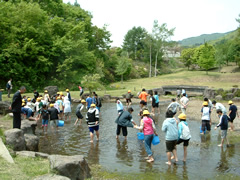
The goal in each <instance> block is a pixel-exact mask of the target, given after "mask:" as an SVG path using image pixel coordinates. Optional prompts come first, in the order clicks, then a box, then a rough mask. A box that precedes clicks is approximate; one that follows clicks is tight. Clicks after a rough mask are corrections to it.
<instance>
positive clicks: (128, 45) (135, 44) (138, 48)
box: [123, 26, 147, 60]
mask: <svg viewBox="0 0 240 180" xmlns="http://www.w3.org/2000/svg"><path fill="white" fill-rule="evenodd" d="M146 33H147V31H146V30H145V29H144V28H142V27H140V26H139V27H135V26H134V27H133V28H132V29H131V30H129V31H128V32H127V34H126V35H125V37H124V40H123V50H124V51H127V52H128V53H129V56H130V58H132V59H134V60H137V59H141V58H142V54H143V51H144V39H145V35H146Z"/></svg>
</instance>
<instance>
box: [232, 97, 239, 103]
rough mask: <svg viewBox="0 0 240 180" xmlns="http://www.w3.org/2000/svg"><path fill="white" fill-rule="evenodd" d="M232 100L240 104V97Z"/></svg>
mask: <svg viewBox="0 0 240 180" xmlns="http://www.w3.org/2000/svg"><path fill="white" fill-rule="evenodd" d="M232 100H233V102H240V97H235V98H233V99H232Z"/></svg>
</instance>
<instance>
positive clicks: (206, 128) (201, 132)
mask: <svg viewBox="0 0 240 180" xmlns="http://www.w3.org/2000/svg"><path fill="white" fill-rule="evenodd" d="M206 129H207V127H205V129H204V134H205V133H206ZM200 133H203V131H202V126H200Z"/></svg>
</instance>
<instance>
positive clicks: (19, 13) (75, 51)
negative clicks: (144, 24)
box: [0, 0, 111, 90]
mask: <svg viewBox="0 0 240 180" xmlns="http://www.w3.org/2000/svg"><path fill="white" fill-rule="evenodd" d="M91 18H92V16H91V15H90V14H89V13H88V12H86V11H85V10H83V9H81V8H80V6H79V5H78V4H77V3H75V4H74V5H71V4H65V3H63V2H62V1H60V0H54V1H27V2H25V1H14V3H12V2H5V1H1V2H0V19H1V21H0V29H1V34H0V38H1V41H0V63H1V65H2V66H1V72H0V79H1V81H0V82H1V84H0V85H1V86H3V87H4V86H5V84H6V81H7V80H8V79H9V78H10V77H11V78H12V79H13V85H14V87H15V88H19V86H21V85H23V84H26V85H27V90H32V89H33V88H38V87H43V86H45V85H50V84H51V85H54V84H55V85H59V86H60V87H61V86H69V87H71V85H72V84H74V83H75V84H76V83H78V82H80V81H81V79H79V77H80V78H81V77H82V75H83V74H87V73H88V72H94V71H95V69H96V68H95V67H96V59H104V62H105V61H107V59H108V57H107V56H106V54H105V50H106V49H108V48H109V47H110V46H109V43H110V42H111V40H110V36H111V34H110V33H109V32H108V31H107V29H106V26H104V27H103V28H98V27H96V26H93V25H92V23H91ZM96 70H97V71H99V69H96ZM103 73H104V71H103ZM102 76H103V75H102ZM63 84H64V85H63ZM14 90H16V89H14Z"/></svg>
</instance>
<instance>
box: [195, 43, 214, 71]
mask: <svg viewBox="0 0 240 180" xmlns="http://www.w3.org/2000/svg"><path fill="white" fill-rule="evenodd" d="M214 55H215V49H214V47H213V46H211V45H208V44H207V43H205V44H204V45H201V46H200V47H199V58H198V60H197V63H198V65H199V66H200V67H201V68H203V69H205V70H206V73H208V70H209V69H210V68H213V67H214V65H215V62H216V61H215V57H214Z"/></svg>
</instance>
